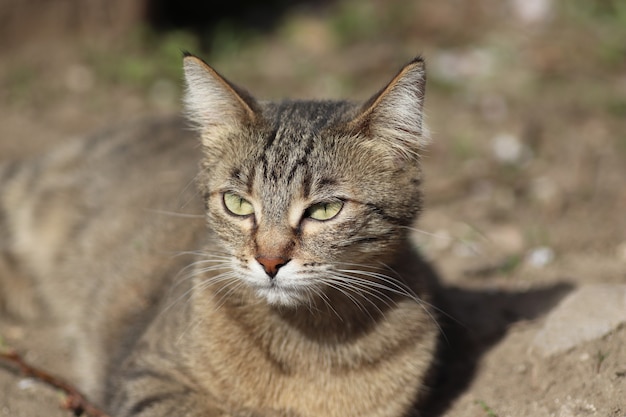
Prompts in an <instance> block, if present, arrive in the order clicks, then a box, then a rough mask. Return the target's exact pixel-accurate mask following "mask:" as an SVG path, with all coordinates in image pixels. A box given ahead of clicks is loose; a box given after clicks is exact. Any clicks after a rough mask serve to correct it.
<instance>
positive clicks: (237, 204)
mask: <svg viewBox="0 0 626 417" xmlns="http://www.w3.org/2000/svg"><path fill="white" fill-rule="evenodd" d="M224 206H226V209H227V210H228V211H230V212H231V213H232V214H234V215H236V216H249V215H250V214H252V213H254V207H252V203H250V202H249V201H248V200H246V199H245V198H243V197H240V196H238V195H237V194H235V193H224Z"/></svg>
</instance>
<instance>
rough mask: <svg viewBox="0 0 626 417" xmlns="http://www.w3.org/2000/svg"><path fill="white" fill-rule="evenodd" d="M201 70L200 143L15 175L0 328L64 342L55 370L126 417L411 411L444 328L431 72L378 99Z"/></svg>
mask: <svg viewBox="0 0 626 417" xmlns="http://www.w3.org/2000/svg"><path fill="white" fill-rule="evenodd" d="M184 70H185V80H186V94H185V106H186V113H187V116H188V118H189V120H190V122H191V124H192V126H193V130H192V129H190V128H186V127H185V124H183V123H181V121H180V120H179V119H163V120H156V121H155V120H151V121H143V122H139V123H137V124H132V125H127V126H122V127H121V128H118V129H111V130H107V131H105V132H102V133H100V134H97V135H95V136H93V137H91V138H87V139H85V140H79V141H76V142H73V143H71V144H68V145H67V146H65V147H62V148H60V149H59V150H57V151H54V152H51V153H49V154H47V155H43V156H42V157H40V158H35V159H34V160H31V161H28V162H24V163H6V164H3V165H0V190H1V191H0V231H1V232H2V233H1V234H0V311H1V313H0V332H2V330H3V329H4V328H5V327H4V326H5V325H7V324H10V325H13V324H15V323H19V324H20V326H23V328H25V329H31V328H32V329H36V328H45V329H54V337H51V338H50V339H49V340H47V342H46V346H45V347H43V348H45V349H47V350H49V351H50V352H52V353H53V354H54V355H56V357H64V358H69V359H68V361H65V360H64V361H57V362H54V363H49V364H48V365H49V366H48V370H49V371H51V372H53V373H58V374H60V375H62V376H63V377H65V378H66V379H68V380H69V381H71V382H72V383H74V384H76V385H77V386H79V387H80V389H81V390H83V391H85V392H86V393H87V394H88V395H89V397H90V398H91V399H92V401H94V402H95V403H96V404H98V405H100V406H101V407H102V408H104V409H105V410H106V411H107V412H108V413H109V414H110V415H114V416H116V417H131V416H132V417H140V416H141V417H170V416H179V417H218V416H219V417H227V416H241V417H319V416H324V417H402V416H408V415H414V413H415V412H416V407H417V406H418V405H419V401H420V399H421V398H422V396H423V393H424V391H427V382H426V377H427V374H428V371H429V369H430V368H431V366H432V362H433V357H434V351H435V347H436V342H437V336H438V328H437V323H436V318H435V316H434V315H433V308H432V307H431V284H432V278H433V274H432V271H431V270H430V269H429V268H428V266H427V265H426V264H425V263H424V262H423V261H421V259H420V258H419V256H418V255H417V254H416V253H415V252H414V250H413V248H412V247H411V245H410V243H409V239H408V237H409V233H410V230H411V227H413V223H414V221H415V220H416V218H417V216H418V214H419V211H420V208H421V192H420V183H421V171H420V155H421V154H422V153H423V151H424V146H425V145H426V143H427V142H428V134H427V131H426V129H425V126H424V123H423V102H424V91H425V69H424V62H423V60H422V59H420V58H417V59H415V60H413V61H412V62H410V63H409V64H407V65H406V66H405V67H403V68H402V69H401V71H400V72H398V74H397V75H396V76H395V77H393V78H392V80H391V82H390V83H389V84H387V85H386V86H385V87H384V88H383V89H381V90H380V92H379V93H377V94H375V95H374V96H373V97H372V98H371V99H370V100H368V101H366V102H365V103H353V102H348V101H297V100H296V101H293V100H286V101H281V102H264V101H258V100H256V99H255V98H253V96H252V95H251V94H249V93H247V92H245V91H244V90H243V89H241V88H239V87H237V86H235V85H234V84H232V83H230V82H229V81H227V80H226V79H224V78H223V77H222V76H221V75H219V74H218V73H217V72H216V71H215V70H213V69H212V68H211V67H209V66H208V65H207V64H205V63H204V62H203V61H201V60H200V59H199V58H196V57H194V56H190V55H187V56H186V57H185V60H184ZM188 125H189V124H187V126H188ZM194 184H195V185H194ZM225 193H232V194H234V195H236V196H238V197H240V198H243V199H245V201H246V206H245V210H241V211H240V210H238V209H237V208H236V207H231V209H229V208H228V207H227V206H226V205H225V201H224V194H225ZM228 195H230V194H228ZM240 201H243V200H240ZM247 203H249V204H250V206H248V205H247ZM324 203H333V204H336V206H335V207H339V206H340V207H341V208H340V210H338V211H337V213H336V215H333V216H331V215H328V216H318V215H315V216H311V213H312V212H313V210H314V207H316V205H319V204H324ZM339 203H341V204H339ZM333 214H335V213H333ZM37 326H39V327H37ZM10 342H11V344H12V345H14V346H16V347H18V348H24V349H33V350H36V349H41V348H42V347H41V346H29V340H27V339H24V340H19V339H16V340H10ZM68 349H69V351H68ZM0 400H1V394H0Z"/></svg>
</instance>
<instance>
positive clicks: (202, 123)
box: [183, 52, 258, 130]
mask: <svg viewBox="0 0 626 417" xmlns="http://www.w3.org/2000/svg"><path fill="white" fill-rule="evenodd" d="M183 56H184V58H183V69H184V73H185V82H186V91H185V98H184V104H185V109H186V113H187V117H188V118H189V119H190V120H191V121H192V122H194V123H196V124H197V125H198V127H199V128H200V129H201V130H206V129H211V128H215V127H233V126H241V125H243V124H247V123H251V122H253V121H254V120H255V119H256V117H257V116H256V115H257V108H258V105H257V103H256V101H255V100H254V98H252V96H251V95H250V94H249V93H247V92H246V91H244V90H242V89H240V88H239V87H237V86H235V85H234V84H232V83H230V82H229V81H228V80H226V79H225V78H224V77H222V76H221V75H220V74H219V73H218V72H217V71H215V70H214V69H213V68H211V67H210V66H209V65H208V64H207V63H206V62H204V61H203V60H201V59H200V58H198V57H196V56H194V55H191V54H190V53H188V52H184V53H183Z"/></svg>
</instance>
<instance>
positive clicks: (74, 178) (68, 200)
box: [0, 118, 203, 314]
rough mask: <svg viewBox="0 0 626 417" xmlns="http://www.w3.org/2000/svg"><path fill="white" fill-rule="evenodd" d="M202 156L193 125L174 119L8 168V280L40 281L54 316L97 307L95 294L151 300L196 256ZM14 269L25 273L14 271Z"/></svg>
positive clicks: (0, 173)
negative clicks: (185, 256) (183, 259)
mask: <svg viewBox="0 0 626 417" xmlns="http://www.w3.org/2000/svg"><path fill="white" fill-rule="evenodd" d="M199 153H200V151H199V150H198V149H197V141H196V140H195V138H194V135H193V132H192V131H191V130H190V129H188V128H187V127H186V125H185V122H184V121H182V119H179V118H170V119H165V120H146V121H141V122H137V123H133V124H129V125H126V126H121V127H119V128H116V129H110V130H107V131H103V132H101V133H99V134H97V135H95V136H92V137H88V138H86V139H82V140H77V141H73V142H70V143H67V144H66V145H64V146H62V147H60V148H59V149H57V150H55V151H53V152H51V153H49V154H46V155H42V156H40V157H38V158H35V159H33V160H30V161H24V162H4V163H2V164H0V186H1V187H2V193H1V195H0V227H1V228H2V229H3V236H2V237H1V238H0V239H1V242H0V243H1V246H0V250H1V251H2V254H3V257H2V258H0V263H2V262H4V265H0V272H1V271H2V270H4V271H5V272H4V275H10V274H12V272H15V273H16V274H17V273H19V274H20V275H23V276H26V277H28V279H32V280H34V281H36V286H37V287H38V288H39V292H40V293H41V294H44V295H43V296H40V297H39V298H45V299H49V300H54V301H53V302H47V303H45V300H44V303H45V304H47V306H46V308H47V309H49V310H52V313H62V312H64V311H66V310H72V309H73V308H68V305H76V306H77V307H76V308H79V307H82V308H84V305H85V303H81V302H80V300H81V299H83V300H84V301H86V302H87V303H86V304H87V305H88V304H89V300H91V297H92V294H93V293H94V292H95V288H96V287H97V288H98V297H105V298H106V297H111V298H114V297H117V298H119V299H121V301H120V302H124V300H123V298H124V294H128V293H137V294H140V293H143V294H152V293H153V292H154V291H156V290H151V289H150V288H147V287H146V286H148V285H151V286H154V285H155V282H158V281H159V280H160V279H162V276H164V275H165V273H166V272H172V271H171V270H170V269H175V268H177V267H178V266H175V265H174V264H176V263H177V262H176V261H175V260H174V261H172V259H175V258H176V255H177V254H179V253H180V252H183V251H186V250H192V249H196V248H197V246H196V245H195V242H196V240H197V239H198V233H197V230H202V229H203V227H202V216H201V213H202V211H201V207H199V205H198V200H199V199H198V198H196V197H197V196H196V188H195V185H194V183H193V180H194V177H195V174H196V173H197V168H198V160H199V159H200V155H199ZM7 263H8V264H10V265H7ZM170 264H172V266H171V267H168V265H170ZM12 265H19V268H20V271H9V272H7V271H6V270H7V269H9V268H10V267H11V266H12ZM156 271H159V272H158V275H160V276H154V275H155V274H156V273H157V272H156ZM0 275H2V274H1V273H0ZM3 279H4V281H5V284H4V285H5V286H7V285H11V284H7V281H8V282H13V283H15V282H16V281H17V280H16V279H14V278H13V279H10V278H7V277H6V276H5V277H4V278H2V277H0V281H2V280H3ZM25 279H26V278H25ZM150 280H151V281H150ZM15 285H18V284H15ZM0 286H2V283H1V282H0ZM10 290H12V289H11V288H9V289H8V290H7V293H8V291H10ZM16 290H19V288H18V289H16ZM13 292H14V291H13ZM70 300H72V302H71V303H70ZM77 300H78V302H77ZM64 301H67V303H66V302H64ZM101 301H104V300H101ZM146 302H147V301H146ZM68 303H69V304H68ZM103 304H104V303H103ZM116 304H117V303H116ZM20 308H23V306H22V307H20ZM27 309H28V308H27ZM74 313H75V311H74ZM68 314H69V312H68Z"/></svg>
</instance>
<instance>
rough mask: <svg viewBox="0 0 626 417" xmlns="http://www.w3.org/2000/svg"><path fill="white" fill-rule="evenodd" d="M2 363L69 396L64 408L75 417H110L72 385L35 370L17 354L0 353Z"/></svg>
mask: <svg viewBox="0 0 626 417" xmlns="http://www.w3.org/2000/svg"><path fill="white" fill-rule="evenodd" d="M0 361H2V362H5V363H10V364H13V365H17V366H18V367H19V369H20V372H21V373H22V374H23V375H24V376H27V377H31V378H35V379H37V380H39V381H42V382H44V383H46V384H48V385H50V386H52V387H54V388H57V389H59V390H61V391H63V392H64V393H65V395H67V399H66V401H65V404H64V405H63V406H64V407H65V408H67V409H68V410H71V411H72V412H73V413H74V415H76V416H81V415H83V414H84V415H86V416H88V417H109V415H108V414H106V413H105V412H103V411H101V410H100V409H98V408H96V407H95V406H93V405H92V404H91V403H90V402H89V400H87V397H85V396H84V395H83V394H82V393H81V392H80V391H78V390H77V389H76V388H74V387H73V386H72V385H70V384H69V383H67V382H65V381H63V380H62V379H61V378H58V377H56V376H54V375H51V374H49V373H47V372H45V371H43V370H41V369H38V368H35V367H34V366H31V365H29V364H27V363H26V362H25V361H24V359H22V357H21V356H20V355H18V354H17V353H16V352H12V351H9V352H2V351H0Z"/></svg>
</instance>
